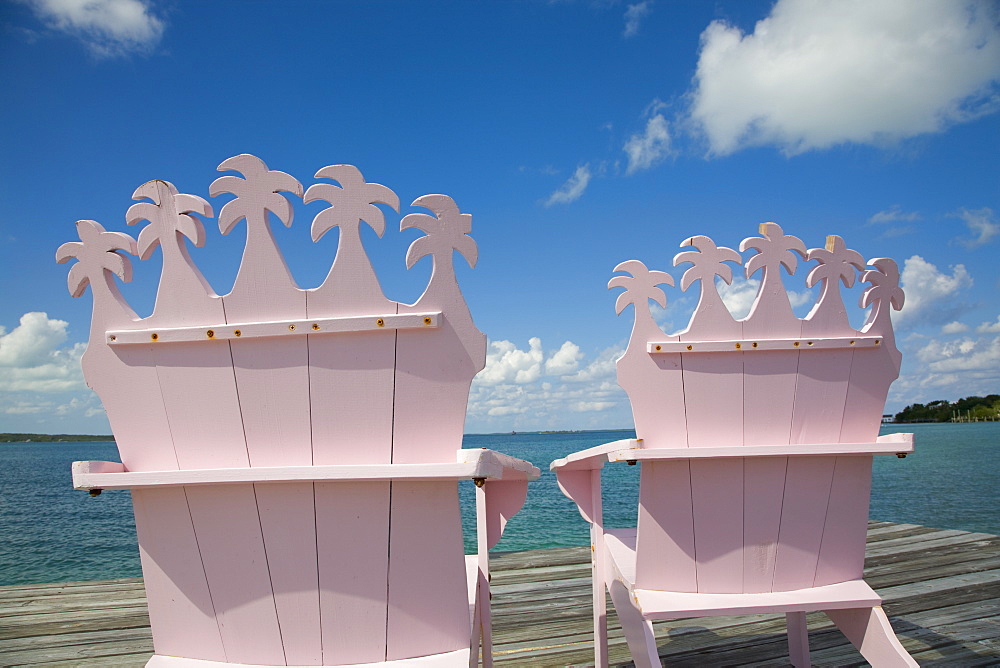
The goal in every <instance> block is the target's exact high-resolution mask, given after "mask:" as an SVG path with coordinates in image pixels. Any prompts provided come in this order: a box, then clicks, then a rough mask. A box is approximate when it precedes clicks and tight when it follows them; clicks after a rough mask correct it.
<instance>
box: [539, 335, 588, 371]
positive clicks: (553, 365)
mask: <svg viewBox="0 0 1000 668" xmlns="http://www.w3.org/2000/svg"><path fill="white" fill-rule="evenodd" d="M582 358H583V353H581V352H580V346H578V345H576V344H575V343H573V342H572V341H566V342H565V343H563V344H562V347H560V348H559V350H557V351H556V352H554V353H552V356H551V357H549V359H547V360H545V373H547V374H548V375H550V376H566V375H568V374H571V373H573V372H574V371H576V370H577V368H579V366H580V364H579V362H580V360H581V359H582Z"/></svg>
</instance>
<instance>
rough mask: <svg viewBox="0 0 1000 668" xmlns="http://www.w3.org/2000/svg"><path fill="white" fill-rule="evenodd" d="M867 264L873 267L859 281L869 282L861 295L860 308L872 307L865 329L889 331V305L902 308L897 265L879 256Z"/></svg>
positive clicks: (890, 326) (901, 293) (902, 296)
mask: <svg viewBox="0 0 1000 668" xmlns="http://www.w3.org/2000/svg"><path fill="white" fill-rule="evenodd" d="M868 264H870V265H871V266H873V267H875V269H869V270H867V271H865V272H864V273H863V274H862V275H861V282H862V283H868V284H870V285H869V287H868V288H867V289H865V291H864V293H863V294H862V295H861V308H867V307H869V306H871V307H872V311H871V313H870V314H869V315H868V322H867V323H865V329H866V330H869V329H872V328H877V329H878V330H879V331H880V332H883V333H885V332H891V331H892V325H891V323H889V322H888V320H889V313H890V310H889V309H890V306H891V308H893V309H895V310H897V311H898V310H900V309H901V308H903V300H904V297H905V295H904V294H903V289H902V288H901V287H899V267H898V266H897V265H896V261H895V260H893V259H891V258H887V257H879V258H875V259H874V260H871V261H870V262H869V263H868Z"/></svg>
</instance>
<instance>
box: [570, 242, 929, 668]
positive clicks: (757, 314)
mask: <svg viewBox="0 0 1000 668" xmlns="http://www.w3.org/2000/svg"><path fill="white" fill-rule="evenodd" d="M760 235H761V236H759V237H751V238H748V239H745V240H744V241H743V242H742V243H741V244H740V246H739V248H740V251H742V252H747V251H751V252H752V254H751V255H750V256H749V258H748V259H747V261H746V263H745V270H746V277H747V278H748V279H752V280H759V284H758V292H757V295H756V298H755V300H754V303H753V306H752V307H751V309H750V312H749V314H748V315H747V316H746V317H745V318H743V319H742V320H735V319H734V318H733V316H732V315H731V314H730V312H729V310H728V309H727V308H726V306H725V304H724V303H723V300H722V298H721V296H720V294H719V291H718V290H717V289H716V277H719V278H721V279H722V280H724V281H726V282H727V283H728V282H730V281H731V278H732V269H731V266H730V264H728V263H735V264H740V263H742V261H743V256H742V255H740V253H737V252H736V251H734V250H731V249H729V248H724V247H720V246H717V245H716V244H715V242H714V241H712V240H711V239H709V238H708V237H704V236H696V237H692V238H690V239H688V240H687V241H685V242H684V243H682V244H681V245H682V247H683V246H690V247H693V248H694V250H687V251H684V252H682V253H680V254H678V255H677V256H676V257H675V258H674V264H675V265H681V264H690V265H691V266H690V267H688V268H687V269H686V271H685V272H684V274H683V275H682V278H681V280H680V284H679V285H680V288H681V289H684V290H687V289H688V288H690V287H692V286H693V285H694V284H695V283H697V284H699V288H700V292H701V294H700V299H699V301H698V304H697V306H696V308H695V311H694V314H693V315H692V318H691V322H690V323H689V324H688V326H687V328H686V329H684V330H683V331H681V332H679V333H677V334H673V335H668V334H666V333H664V332H663V331H662V330H661V329H660V328H659V326H658V325H657V324H656V323H655V322H654V321H653V318H652V317H651V315H650V312H649V308H648V300H650V299H653V300H655V301H657V302H658V303H659V304H660V305H661V306H665V305H666V296H665V294H664V293H663V291H662V290H660V289H659V288H657V287H655V286H656V285H659V284H667V285H672V284H673V279H672V277H671V276H670V275H668V274H664V273H663V272H652V271H649V270H648V269H646V267H645V265H643V264H642V263H641V262H639V261H636V260H630V261H628V262H623V263H621V264H619V265H618V266H617V267H616V269H615V271H627V272H629V273H630V274H631V275H630V276H616V277H615V278H613V279H612V280H611V282H610V283H609V287H611V288H616V287H620V288H625V292H624V293H622V294H620V295H619V297H618V301H617V303H616V309H617V310H618V312H619V313H620V312H621V311H622V309H623V308H624V307H625V306H626V305H628V304H634V305H635V316H636V320H635V325H634V327H633V330H632V337H631V339H630V341H629V345H628V348H627V349H626V351H625V354H624V355H623V356H622V357H621V359H619V360H618V379H619V383H620V384H621V386H622V387H623V388H624V389H625V391H626V393H627V394H628V396H629V400H630V402H631V404H632V411H633V416H634V418H635V424H636V435H637V437H638V440H637V441H635V442H633V443H631V444H630V443H628V442H618V443H613V444H607V445H605V446H599V447H596V448H592V449H590V450H587V451H583V452H580V453H574V454H572V455H569V456H568V457H566V458H565V459H561V460H557V461H555V462H553V463H552V469H553V470H554V471H556V473H557V475H558V478H559V482H560V486H561V488H562V489H563V491H564V493H566V495H567V496H569V497H570V498H572V499H573V500H574V501H576V502H577V504H578V506H579V507H580V511H581V513H582V514H583V515H584V518H585V519H588V520H589V521H591V523H592V525H593V527H594V530H595V531H596V534H597V535H596V536H595V537H593V538H592V543H593V545H594V554H595V556H594V559H595V571H594V573H595V583H596V582H597V581H600V582H601V584H600V585H599V586H597V585H596V584H595V591H594V595H595V629H596V632H597V634H598V636H601V635H602V634H603V633H604V631H602V630H601V625H600V624H599V617H600V608H602V607H603V598H604V591H605V589H607V590H608V591H609V592H610V593H611V596H612V600H613V601H614V603H615V606H616V608H617V609H618V612H619V616H620V618H621V619H622V623H623V625H624V626H625V627H626V629H625V631H626V639H627V641H628V643H629V646H630V648H631V649H632V654H633V658H634V659H635V661H636V664H637V665H659V659H658V657H657V651H656V645H655V639H654V637H653V635H652V626H651V624H650V622H651V621H652V620H656V619H672V618H677V617H679V616H689V615H692V614H737V613H745V612H764V611H785V612H788V614H789V616H788V621H789V643H790V644H789V647H790V653H791V655H792V657H793V660H794V661H795V662H796V663H797V665H801V664H807V663H808V656H809V650H808V643H807V637H808V630H807V629H806V627H805V617H804V616H803V615H802V614H801V613H802V612H803V611H805V610H831V615H830V616H831V618H832V619H834V620H835V621H836V623H837V624H838V625H841V626H842V628H843V629H844V632H845V634H846V635H847V636H848V637H849V638H850V639H851V641H852V642H853V643H854V644H855V645H856V646H857V647H858V648H859V649H860V650H861V651H862V653H863V654H864V656H866V657H867V658H869V660H875V659H876V658H878V659H879V660H883V661H888V660H889V658H888V657H891V662H898V663H900V664H902V665H915V664H913V663H912V659H910V657H909V655H908V654H907V653H906V652H905V650H903V648H902V646H901V645H900V644H899V641H898V640H897V639H896V638H895V636H893V635H892V633H891V628H890V627H889V626H888V623H887V622H886V621H885V616H884V613H882V612H881V609H880V608H873V607H872V606H875V605H877V604H878V602H879V599H878V596H877V595H876V594H874V592H872V591H871V589H870V588H869V587H868V586H867V585H866V584H864V582H863V581H862V580H861V575H862V568H863V565H864V547H865V534H866V525H867V515H868V497H869V493H870V485H871V463H872V456H873V455H874V454H891V453H892V452H894V451H895V452H904V453H905V452H908V451H910V450H912V444H910V443H909V442H908V441H906V440H905V439H903V440H900V441H899V445H898V447H899V449H898V450H894V447H896V441H895V440H893V441H892V443H891V444H890V442H889V441H886V440H885V439H880V440H878V441H876V438H877V437H878V430H879V424H880V421H881V414H882V410H883V407H884V404H885V398H886V394H887V392H888V389H889V385H890V384H891V383H892V381H893V380H894V379H895V378H896V376H897V375H898V372H899V362H900V355H899V352H898V350H897V349H896V346H895V341H894V338H893V334H892V324H891V322H890V319H889V310H890V308H891V307H895V308H900V307H901V306H902V301H903V295H902V291H901V290H900V289H899V285H898V281H899V272H898V270H897V268H896V265H895V263H893V262H892V261H891V260H888V259H885V258H878V259H875V260H872V261H871V262H870V263H869V264H871V265H872V266H873V267H874V269H869V270H867V271H864V273H863V274H862V275H861V279H862V280H863V281H865V282H867V283H870V284H871V287H870V288H869V289H868V290H866V291H865V293H864V296H863V298H862V307H867V306H870V307H871V311H870V313H869V316H868V318H867V321H866V323H865V325H864V326H863V327H862V329H861V330H855V329H853V328H852V327H851V325H850V320H849V316H848V312H847V309H846V308H845V306H844V303H843V300H842V298H841V296H840V290H839V284H840V283H843V284H844V285H846V286H848V287H850V286H851V285H852V284H853V282H854V280H855V279H856V277H857V272H858V271H863V270H864V261H863V260H862V258H861V256H860V255H859V254H858V253H856V252H855V251H852V250H849V249H848V248H847V247H846V245H845V244H844V242H843V240H842V239H841V238H840V237H837V236H830V237H828V238H827V242H826V245H825V247H823V248H819V249H813V250H810V251H806V247H805V245H804V244H803V243H802V241H801V240H799V239H798V238H796V237H794V236H790V235H786V234H785V233H784V231H783V230H782V228H781V227H780V226H778V225H777V224H775V223H764V224H763V225H761V226H760ZM801 258H805V259H806V260H807V261H815V262H816V264H815V266H813V267H811V269H810V270H809V272H808V276H807V278H806V284H807V285H808V286H810V287H812V286H814V285H816V286H819V288H820V295H819V298H818V301H817V303H816V305H815V306H814V308H813V309H812V311H811V312H810V313H809V314H808V315H807V316H806V317H805V318H804V319H799V318H798V317H796V316H795V315H794V313H793V311H792V308H791V304H790V300H789V297H788V292H787V291H786V288H785V286H784V282H783V280H782V275H781V274H782V271H783V270H784V271H785V272H787V273H788V274H790V275H794V274H795V270H796V268H797V265H798V260H799V259H801ZM755 275H756V276H758V278H756V279H754V278H753V277H754V276H755ZM907 436H910V435H907ZM838 444H843V445H838ZM699 451H700V452H699ZM743 452H745V456H741V455H742V453H743ZM621 460H633V463H634V460H638V461H639V462H641V464H642V472H641V476H640V492H639V508H638V528H637V529H634V530H629V529H604V528H603V527H601V526H599V524H600V522H599V521H598V520H596V519H595V518H600V517H601V498H600V487H599V485H594V484H593V483H591V484H590V485H587V484H585V480H586V475H587V473H588V472H589V473H590V474H591V475H592V476H598V477H599V475H600V469H601V466H602V465H603V463H604V462H606V461H621ZM599 563H603V564H605V565H604V566H602V567H600V568H598V567H597V564H599ZM598 598H600V599H601V606H598V605H597V599H598ZM865 605H867V606H868V607H863V606H865ZM783 606H784V607H783ZM845 608H850V610H847V609H845ZM835 610H836V611H839V612H836V613H834V612H832V611H835ZM876 611H877V612H876ZM595 642H596V645H595V652H596V656H597V664H598V665H606V658H602V657H605V654H604V652H603V647H604V646H605V642H606V641H605V640H604V638H603V637H597V638H596V639H595ZM870 648H875V649H870Z"/></svg>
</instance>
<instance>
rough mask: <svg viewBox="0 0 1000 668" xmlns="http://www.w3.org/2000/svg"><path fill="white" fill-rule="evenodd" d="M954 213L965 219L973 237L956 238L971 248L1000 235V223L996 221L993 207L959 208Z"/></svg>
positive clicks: (986, 242)
mask: <svg viewBox="0 0 1000 668" xmlns="http://www.w3.org/2000/svg"><path fill="white" fill-rule="evenodd" d="M954 215H955V216H957V217H959V218H961V219H962V220H964V221H965V224H966V226H967V227H968V228H969V232H971V233H972V236H971V237H965V238H962V237H959V238H957V239H955V241H956V242H958V243H959V244H961V245H962V246H965V247H966V248H968V249H969V250H974V249H976V248H979V247H980V246H985V245H986V244H988V243H990V242H991V241H993V240H994V239H996V238H997V237H998V236H1000V223H998V222H997V221H996V216H994V215H993V209H990V208H988V207H984V208H982V209H973V210H969V209H959V210H958V213H956V214H954Z"/></svg>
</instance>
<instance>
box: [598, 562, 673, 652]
mask: <svg viewBox="0 0 1000 668" xmlns="http://www.w3.org/2000/svg"><path fill="white" fill-rule="evenodd" d="M608 588H609V589H610V590H611V602H612V603H614V604H615V611H616V612H617V613H618V620H619V621H620V622H621V625H622V631H624V632H625V642H627V643H628V649H629V652H631V653H632V661H634V662H635V666H636V668H653V667H654V666H655V667H656V668H659V667H660V666H661V665H662V664H661V663H660V653H659V652H658V651H657V649H656V636H655V634H654V633H653V623H652V622H650V621H648V620H646V619H643V617H642V613H640V612H639V610H638V609H637V608H636V607H635V606H634V605H632V597H631V596H630V595H629V593H628V588H627V587H626V586H625V585H623V584H622V583H621V582H619V581H618V580H612V581H611V582H610V583H609V585H608Z"/></svg>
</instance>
